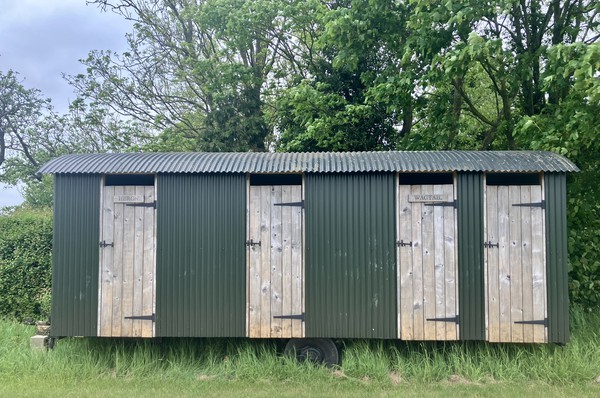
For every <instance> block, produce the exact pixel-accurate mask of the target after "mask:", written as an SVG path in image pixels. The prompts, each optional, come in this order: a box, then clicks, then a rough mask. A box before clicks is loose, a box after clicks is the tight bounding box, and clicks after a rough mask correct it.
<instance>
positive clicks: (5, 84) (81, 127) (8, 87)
mask: <svg viewBox="0 0 600 398" xmlns="http://www.w3.org/2000/svg"><path fill="white" fill-rule="evenodd" d="M151 138H152V137H151V136H149V135H148V134H146V133H144V132H143V130H142V129H141V127H140V126H139V125H137V124H135V123H133V122H131V121H126V120H123V119H121V118H119V117H117V116H115V115H113V114H110V113H109V112H108V111H107V109H105V108H102V107H100V106H99V105H98V104H97V103H87V102H85V101H84V100H82V99H77V100H75V101H74V102H73V103H72V104H71V105H70V107H69V111H68V112H67V113H65V114H63V115H59V114H57V113H55V112H54V110H53V109H52V106H51V101H50V99H46V98H43V97H42V94H41V92H40V91H39V90H37V89H29V88H25V87H24V86H23V84H22V82H21V81H20V80H19V75H18V74H17V73H16V72H14V71H11V70H9V71H8V72H7V73H6V74H5V73H2V72H0V182H2V183H5V184H8V185H17V184H19V183H24V184H25V188H24V194H25V199H26V202H27V203H28V204H29V205H31V206H35V207H43V206H48V205H50V204H51V198H52V195H51V192H52V184H51V183H50V182H49V180H43V179H42V177H41V176H38V175H37V174H36V173H37V170H38V169H39V168H40V166H41V165H42V164H44V163H45V162H47V161H49V160H50V159H52V158H54V157H57V156H60V155H62V154H65V153H77V152H105V151H124V150H136V149H138V148H140V147H141V146H143V145H145V144H146V143H147V142H149V140H150V139H151Z"/></svg>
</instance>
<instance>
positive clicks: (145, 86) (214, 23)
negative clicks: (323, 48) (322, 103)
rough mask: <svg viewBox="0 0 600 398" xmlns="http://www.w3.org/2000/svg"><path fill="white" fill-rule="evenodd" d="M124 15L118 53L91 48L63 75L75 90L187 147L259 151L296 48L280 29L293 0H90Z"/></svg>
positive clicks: (291, 10) (291, 11)
mask: <svg viewBox="0 0 600 398" xmlns="http://www.w3.org/2000/svg"><path fill="white" fill-rule="evenodd" d="M93 3H95V4H97V5H99V6H100V7H102V8H103V9H111V10H113V11H114V12H116V13H118V14H120V15H122V16H123V17H125V18H127V19H129V20H131V21H133V22H134V32H133V33H132V34H131V35H130V36H128V40H129V47H130V48H129V50H128V51H127V52H125V53H123V54H115V53H112V52H98V51H94V52H91V53H90V54H89V57H88V58H87V59H86V60H85V61H84V63H85V64H86V66H87V67H88V73H87V74H85V75H79V76H75V77H72V78H71V79H70V81H71V83H72V84H73V85H74V87H76V88H77V89H78V90H79V92H80V93H81V94H82V95H85V96H86V97H88V98H92V99H93V100H94V101H97V102H101V103H103V104H105V105H106V106H108V107H111V108H112V109H113V110H114V111H116V112H117V113H120V114H122V115H125V116H127V117H131V118H134V119H136V120H139V121H141V122H143V123H145V124H147V125H150V126H153V127H154V128H155V129H156V130H157V131H159V132H162V131H165V130H167V129H168V130H169V131H170V132H169V133H168V134H171V135H175V136H179V137H194V138H195V141H196V149H198V150H208V151H232V150H238V151H246V150H253V151H264V150H265V149H266V142H267V141H268V140H269V137H270V135H271V133H272V129H271V128H270V126H269V124H268V122H267V119H266V106H267V102H268V101H267V100H268V98H269V96H270V95H271V91H272V89H273V87H274V85H273V84H272V83H273V82H274V81H275V80H276V77H277V76H278V75H282V74H285V71H286V70H287V68H288V67H289V64H290V62H292V63H293V62H294V57H295V56H296V55H297V54H296V53H295V52H294V51H293V46H294V43H293V40H292V39H291V38H290V37H288V35H287V33H286V32H287V31H288V25H289V23H290V22H289V21H290V19H291V18H290V15H293V14H294V13H295V7H296V5H297V4H302V2H300V1H286V0H278V1H273V0H259V1H247V0H178V1H173V0H161V1H156V2H146V1H139V0H117V1H110V0H97V1H94V2H93Z"/></svg>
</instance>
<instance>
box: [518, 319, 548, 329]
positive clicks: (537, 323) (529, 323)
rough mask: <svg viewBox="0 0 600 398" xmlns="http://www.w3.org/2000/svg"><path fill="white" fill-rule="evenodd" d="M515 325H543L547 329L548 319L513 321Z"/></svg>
mask: <svg viewBox="0 0 600 398" xmlns="http://www.w3.org/2000/svg"><path fill="white" fill-rule="evenodd" d="M515 323H516V324H519V325H543V326H545V327H548V318H544V319H538V320H535V321H515Z"/></svg>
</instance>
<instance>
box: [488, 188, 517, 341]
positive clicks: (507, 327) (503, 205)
mask: <svg viewBox="0 0 600 398" xmlns="http://www.w3.org/2000/svg"><path fill="white" fill-rule="evenodd" d="M509 206H510V202H509V199H508V187H507V186H498V245H499V247H498V248H497V250H498V296H499V300H498V301H499V304H500V306H499V307H500V313H499V317H498V327H499V333H500V341H506V342H508V341H511V330H512V328H511V321H510V308H511V307H510V290H511V275H510V258H509V253H510V235H509V227H510V220H509ZM492 243H495V242H492ZM489 250H492V249H489Z"/></svg>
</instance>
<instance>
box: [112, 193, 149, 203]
mask: <svg viewBox="0 0 600 398" xmlns="http://www.w3.org/2000/svg"><path fill="white" fill-rule="evenodd" d="M114 201H115V203H144V195H115V200H114Z"/></svg>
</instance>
